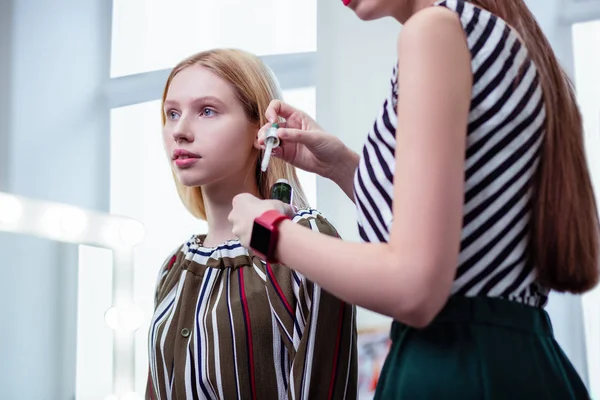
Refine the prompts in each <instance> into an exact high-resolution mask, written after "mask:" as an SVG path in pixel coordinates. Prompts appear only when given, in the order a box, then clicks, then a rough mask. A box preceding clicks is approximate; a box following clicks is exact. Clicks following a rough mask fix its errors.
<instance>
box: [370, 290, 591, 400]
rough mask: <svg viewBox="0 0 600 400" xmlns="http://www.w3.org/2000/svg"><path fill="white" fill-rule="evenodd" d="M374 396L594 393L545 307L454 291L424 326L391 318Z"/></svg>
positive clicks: (460, 398) (542, 399)
mask: <svg viewBox="0 0 600 400" xmlns="http://www.w3.org/2000/svg"><path fill="white" fill-rule="evenodd" d="M391 338H392V347H391V349H390V353H389V354H388V357H387V359H386V361H385V365H384V367H383V370H382V371H381V376H380V378H379V382H378V385H377V390H376V392H375V399H377V400H388V399H407V400H421V399H435V400H439V399H450V400H454V399H456V400H470V399H483V400H491V399H494V400H495V399H498V400H519V399H524V400H538V399H539V400H553V399H556V400H571V399H577V400H580V399H589V398H590V397H589V394H588V392H587V390H586V388H585V386H584V384H583V382H582V381H581V378H580V377H579V375H578V374H577V372H576V371H575V369H574V368H573V366H572V365H571V363H570V362H569V360H568V359H567V357H566V355H565V354H564V353H563V351H562V350H561V348H560V346H559V345H558V343H557V342H556V340H555V339H554V335H553V332H552V326H551V324H550V319H549V317H548V314H547V313H546V312H545V311H544V310H543V309H540V308H535V307H530V306H526V305H522V304H519V303H516V302H512V301H508V300H502V299H497V298H488V297H477V298H467V297H458V296H457V297H451V298H450V299H449V301H448V304H446V306H445V307H444V308H443V309H442V311H441V312H440V314H439V315H438V316H437V317H436V318H435V320H434V321H433V322H432V323H431V324H430V325H429V326H427V327H426V328H424V329H415V328H410V327H408V326H406V325H404V324H401V323H399V322H394V323H393V324H392V332H391Z"/></svg>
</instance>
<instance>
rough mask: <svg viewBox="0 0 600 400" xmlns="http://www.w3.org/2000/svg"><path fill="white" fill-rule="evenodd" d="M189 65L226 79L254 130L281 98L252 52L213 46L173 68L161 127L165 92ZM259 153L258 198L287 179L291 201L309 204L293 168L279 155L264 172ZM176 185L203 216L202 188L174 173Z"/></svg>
mask: <svg viewBox="0 0 600 400" xmlns="http://www.w3.org/2000/svg"><path fill="white" fill-rule="evenodd" d="M192 65H199V66H202V67H204V68H207V69H209V70H210V71H211V72H213V73H214V74H215V75H217V76H218V77H220V78H221V79H223V80H224V81H226V82H227V83H229V84H230V85H231V87H232V88H233V90H234V92H235V94H236V96H237V99H238V101H239V102H240V103H241V104H242V106H243V107H244V110H245V113H246V117H247V118H248V120H249V121H250V122H252V123H254V124H255V125H256V127H257V128H256V129H257V131H258V128H259V127H261V126H263V125H265V124H266V123H267V122H268V121H267V118H266V116H265V111H266V109H267V107H268V105H269V103H270V102H271V100H274V99H281V91H280V90H279V86H278V84H277V81H276V80H275V76H274V75H273V73H272V72H271V71H270V70H269V69H268V68H267V66H266V65H265V64H264V63H263V62H262V61H261V60H260V58H258V57H256V56H255V55H253V54H250V53H248V52H245V51H242V50H237V49H214V50H208V51H203V52H201V53H198V54H194V55H192V56H190V57H188V58H186V59H185V60H183V61H181V62H180V63H179V64H177V65H176V66H175V68H173V70H172V71H171V73H170V74H169V77H168V78H167V82H166V84H165V89H164V91H163V96H162V104H161V118H162V124H163V126H164V125H165V123H166V116H165V113H164V111H162V109H163V107H162V106H163V105H164V102H165V99H166V98H167V92H168V91H169V87H170V86H171V81H172V80H173V78H174V77H175V75H177V74H178V73H179V72H180V71H182V70H184V69H185V68H188V67H190V66H192ZM261 157H262V152H258V151H257V156H256V167H255V178H256V182H257V184H258V190H259V192H260V195H261V197H263V198H268V197H269V191H270V188H271V186H272V185H273V184H274V183H275V182H276V181H277V180H278V179H287V181H288V182H289V183H290V185H291V186H292V188H293V191H294V199H293V204H294V205H295V206H296V207H298V208H305V207H307V206H308V201H307V200H306V195H305V194H304V191H303V190H302V186H301V185H300V180H299V179H298V176H297V174H296V168H294V167H293V166H292V165H290V164H288V163H286V162H285V161H283V160H281V159H279V158H275V157H273V158H271V161H270V163H269V169H268V170H267V171H266V172H265V173H263V172H262V171H261V170H260V159H261ZM173 178H174V179H175V186H176V187H177V193H179V197H180V198H181V201H183V204H184V205H185V206H186V208H187V209H188V211H189V212H190V213H191V214H192V215H194V216H195V217H196V218H200V219H204V220H205V219H206V210H205V207H204V199H203V197H202V188H201V187H199V186H195V187H188V186H184V185H182V184H181V183H180V182H179V180H178V179H177V177H176V176H175V173H173Z"/></svg>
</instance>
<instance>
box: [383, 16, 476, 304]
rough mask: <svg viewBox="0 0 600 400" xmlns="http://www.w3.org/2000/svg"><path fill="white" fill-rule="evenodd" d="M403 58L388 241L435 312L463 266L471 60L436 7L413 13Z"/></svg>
mask: <svg viewBox="0 0 600 400" xmlns="http://www.w3.org/2000/svg"><path fill="white" fill-rule="evenodd" d="M398 59H399V67H398V86H399V90H398V105H397V112H398V125H397V131H396V140H397V144H396V168H395V172H394V204H393V214H394V222H393V224H392V228H391V232H390V242H389V243H390V246H391V248H392V250H393V253H394V254H396V255H397V256H398V259H399V260H402V263H403V264H406V265H407V266H408V267H409V270H411V271H414V273H415V274H417V275H416V276H415V277H414V278H415V280H416V282H419V285H418V287H415V291H420V292H421V293H420V295H422V296H427V297H431V296H432V295H437V296H439V298H438V299H437V301H435V303H436V306H435V307H438V306H439V307H441V305H443V303H444V302H445V300H446V298H447V296H448V293H449V290H450V287H451V284H452V281H453V279H454V275H455V269H456V264H457V262H458V253H459V247H460V234H461V227H462V211H463V201H464V159H465V147H466V133H467V122H468V114H469V107H470V101H471V91H472V71H471V57H470V53H469V49H468V48H467V44H466V39H465V33H464V31H463V29H462V26H461V25H460V21H459V20H458V17H457V16H456V14H454V13H453V12H452V11H450V10H447V9H445V8H442V7H431V8H429V9H426V10H424V11H422V12H420V13H418V14H416V15H415V16H413V18H411V19H410V20H409V21H408V22H407V23H406V24H405V26H404V27H403V29H402V33H401V34H400V38H399V40H398ZM423 292H426V293H423ZM440 302H441V304H438V303H440Z"/></svg>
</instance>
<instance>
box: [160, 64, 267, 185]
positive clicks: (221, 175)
mask: <svg viewBox="0 0 600 400" xmlns="http://www.w3.org/2000/svg"><path fill="white" fill-rule="evenodd" d="M163 112H164V115H165V120H166V123H165V125H164V127H163V140H164V145H165V150H166V152H167V156H168V157H169V160H170V161H171V165H172V168H173V171H175V174H176V176H177V178H178V179H179V181H180V182H181V183H182V184H183V185H185V186H205V185H213V184H218V183H222V184H236V183H239V182H240V181H242V180H244V179H245V178H248V177H253V176H254V174H253V173H250V172H249V171H253V169H252V168H253V166H254V165H255V162H256V159H257V151H258V150H257V149H256V148H255V146H257V143H256V134H257V131H258V126H254V124H252V123H251V122H250V121H248V118H247V117H246V114H245V112H244V109H243V108H242V105H241V104H240V102H239V101H238V99H237V97H236V95H235V93H234V91H233V89H232V88H231V86H230V85H229V84H228V83H227V82H226V81H225V80H223V79H221V78H220V77H218V76H217V75H216V74H214V73H213V72H211V71H210V70H208V69H207V68H205V67H201V66H190V67H187V68H185V69H184V70H182V71H180V72H179V73H177V75H175V77H174V78H173V80H172V81H171V85H170V86H169V89H168V91H167V96H166V98H165V103H164V107H163Z"/></svg>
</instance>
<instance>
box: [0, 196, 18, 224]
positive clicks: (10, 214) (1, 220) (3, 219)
mask: <svg viewBox="0 0 600 400" xmlns="http://www.w3.org/2000/svg"><path fill="white" fill-rule="evenodd" d="M22 216H23V204H22V203H21V201H19V199H17V198H16V197H14V196H11V195H7V194H0V224H7V225H13V224H16V223H17V222H19V220H20V219H21V217H22Z"/></svg>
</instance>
